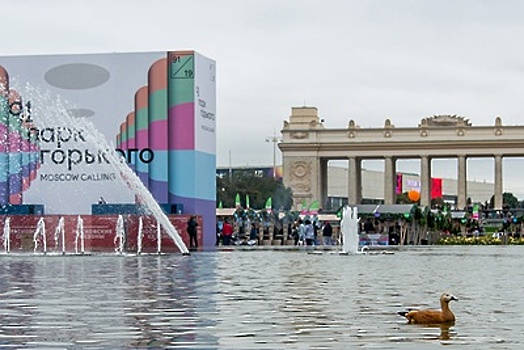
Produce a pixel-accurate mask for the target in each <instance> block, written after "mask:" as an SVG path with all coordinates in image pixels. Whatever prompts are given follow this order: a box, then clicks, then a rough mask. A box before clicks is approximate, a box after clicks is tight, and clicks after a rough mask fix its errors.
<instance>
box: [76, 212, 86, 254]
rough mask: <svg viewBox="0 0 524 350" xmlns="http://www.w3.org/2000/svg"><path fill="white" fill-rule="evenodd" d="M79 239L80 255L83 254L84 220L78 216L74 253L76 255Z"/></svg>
mask: <svg viewBox="0 0 524 350" xmlns="http://www.w3.org/2000/svg"><path fill="white" fill-rule="evenodd" d="M79 239H80V253H81V254H84V251H85V250H84V219H82V217H81V216H80V215H78V219H77V221H76V236H75V253H76V254H78V240H79Z"/></svg>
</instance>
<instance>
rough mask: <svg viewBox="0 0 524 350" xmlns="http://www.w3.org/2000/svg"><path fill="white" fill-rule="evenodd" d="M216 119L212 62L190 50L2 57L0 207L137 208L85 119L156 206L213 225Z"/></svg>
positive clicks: (54, 210) (63, 210)
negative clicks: (91, 139) (181, 211)
mask: <svg viewBox="0 0 524 350" xmlns="http://www.w3.org/2000/svg"><path fill="white" fill-rule="evenodd" d="M64 114H66V115H65V117H64V116H63V115H64ZM215 115H216V64H215V62H214V61H213V60H211V59H209V58H207V57H204V56H202V55H200V54H199V53H197V52H195V51H187V50H184V51H167V52H166V51H164V52H140V53H109V54H79V55H76V54H75V55H40V56H7V57H0V205H9V204H43V205H44V207H45V212H46V214H89V213H90V211H91V205H92V204H94V203H97V202H99V201H104V202H107V203H133V202H135V197H136V196H135V193H133V192H132V191H131V190H130V189H129V188H128V186H127V185H126V183H125V181H122V179H121V174H119V172H118V170H117V169H116V170H115V169H114V167H112V166H111V165H110V164H108V162H107V159H106V157H105V154H104V152H105V151H104V150H103V149H102V150H101V149H100V148H99V147H98V146H99V145H96V144H95V145H92V144H89V143H88V142H87V137H86V133H88V132H90V131H89V130H86V128H85V127H84V126H83V125H84V124H83V123H80V121H86V120H87V121H89V122H90V123H92V125H94V128H95V129H96V130H97V132H99V133H100V135H101V137H102V138H103V139H104V142H109V144H110V148H114V149H118V150H119V152H120V153H121V154H122V156H123V157H124V158H125V159H126V161H127V162H128V165H129V166H130V167H131V168H132V169H133V170H134V171H135V172H136V174H137V175H138V176H139V178H140V179H141V181H142V183H143V184H144V186H145V187H146V188H148V189H149V190H150V192H151V193H152V194H153V196H154V198H155V199H156V200H157V201H158V202H159V203H171V204H181V206H182V207H183V208H184V211H185V212H187V213H195V214H200V215H203V216H204V222H205V221H206V216H207V217H208V218H209V217H210V215H211V214H209V213H208V214H206V213H207V212H210V213H212V215H213V220H214V208H215V167H216V151H215V147H216V118H215ZM95 143H96V142H95ZM100 144H102V142H100ZM211 226H212V230H214V224H211ZM212 234H213V240H214V232H213V233H212ZM213 243H214V242H213Z"/></svg>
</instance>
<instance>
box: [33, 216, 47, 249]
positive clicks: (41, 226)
mask: <svg viewBox="0 0 524 350" xmlns="http://www.w3.org/2000/svg"><path fill="white" fill-rule="evenodd" d="M38 236H41V237H42V245H43V248H44V254H46V253H47V242H46V233H45V221H44V218H43V217H41V218H40V220H38V224H37V225H36V230H35V234H34V235H33V242H34V243H35V250H34V252H35V253H36V251H37V250H38Z"/></svg>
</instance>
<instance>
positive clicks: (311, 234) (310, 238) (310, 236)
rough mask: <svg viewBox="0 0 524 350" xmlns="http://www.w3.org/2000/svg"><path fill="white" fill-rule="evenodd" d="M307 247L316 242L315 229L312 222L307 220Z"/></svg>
mask: <svg viewBox="0 0 524 350" xmlns="http://www.w3.org/2000/svg"><path fill="white" fill-rule="evenodd" d="M305 236H306V245H308V246H311V245H313V243H314V242H315V228H314V227H313V224H312V223H311V220H306V234H305Z"/></svg>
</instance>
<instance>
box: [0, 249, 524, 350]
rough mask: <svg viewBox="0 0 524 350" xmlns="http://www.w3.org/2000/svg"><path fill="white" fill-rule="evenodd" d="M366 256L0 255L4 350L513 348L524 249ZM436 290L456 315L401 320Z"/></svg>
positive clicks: (521, 310)
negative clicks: (441, 321)
mask: <svg viewBox="0 0 524 350" xmlns="http://www.w3.org/2000/svg"><path fill="white" fill-rule="evenodd" d="M371 253H373V252H371ZM371 253H370V254H363V255H347V256H346V255H338V254H335V253H331V252H324V253H319V254H310V253H309V252H307V251H305V250H300V251H275V250H258V249H253V250H251V251H218V252H206V253H194V254H193V255H192V256H190V257H184V256H181V255H160V256H159V255H150V256H117V255H114V256H113V255H93V256H32V255H26V256H15V255H8V256H6V255H2V256H0V259H1V264H0V348H2V349H8V348H17V349H26V348H27V349H28V348H44V347H45V348H47V349H108V348H111V349H119V348H122V349H123V348H126V349H129V348H148V349H170V348H173V349H179V348H190V349H232V348H238V349H249V348H254V349H279V348H286V349H304V348H311V349H348V348H356V347H361V348H372V349H397V348H403V349H404V348H408V349H433V348H440V347H442V345H443V344H445V345H455V346H456V347H458V348H460V349H518V348H521V346H522V343H523V342H524V335H523V333H522V329H524V303H523V302H522V300H521V298H522V295H523V293H522V292H523V286H524V277H523V274H522V273H521V270H520V268H521V266H523V264H524V247H519V246H489V247H485V246H475V247H471V246H468V247H450V246H446V247H419V248H416V247H411V248H406V249H404V250H398V251H395V252H394V254H376V253H373V254H371ZM444 291H449V292H451V293H453V294H454V295H455V296H457V297H458V298H459V299H460V300H459V301H458V302H453V303H452V304H451V308H452V310H453V311H454V312H455V315H456V317H457V321H456V323H455V325H453V326H451V327H449V328H442V329H441V328H438V327H424V326H417V325H408V324H406V322H405V320H404V319H403V318H402V317H400V316H397V314H396V313H397V311H400V310H403V309H404V308H405V307H409V306H417V307H438V298H439V296H440V294H441V293H442V292H444Z"/></svg>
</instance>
